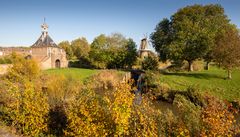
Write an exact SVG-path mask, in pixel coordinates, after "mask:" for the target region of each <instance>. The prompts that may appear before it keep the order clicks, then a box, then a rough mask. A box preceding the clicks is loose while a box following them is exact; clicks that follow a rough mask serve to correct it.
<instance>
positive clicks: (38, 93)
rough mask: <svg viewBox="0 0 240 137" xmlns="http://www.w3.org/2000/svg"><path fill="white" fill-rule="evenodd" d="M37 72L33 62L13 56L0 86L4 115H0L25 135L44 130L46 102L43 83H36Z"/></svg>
mask: <svg viewBox="0 0 240 137" xmlns="http://www.w3.org/2000/svg"><path fill="white" fill-rule="evenodd" d="M38 75H39V68H38V66H37V64H36V62H34V61H33V60H25V59H24V58H22V57H20V56H17V55H16V56H14V58H13V66H12V67H11V68H9V71H8V73H7V74H6V75H5V76H4V77H3V80H2V87H1V89H0V92H1V96H0V98H1V99H0V100H1V101H2V103H1V104H2V105H1V106H2V108H3V109H2V113H3V114H4V115H2V116H1V118H2V119H5V120H7V121H8V123H9V124H11V125H13V126H14V127H16V129H17V130H18V131H19V132H21V133H23V134H24V135H28V136H38V135H41V134H43V133H46V132H47V120H48V117H47V116H48V111H49V105H48V102H47V96H46V95H45V94H44V93H43V92H42V88H41V87H42V85H41V84H36V83H38V82H37V81H38V79H37V78H38Z"/></svg>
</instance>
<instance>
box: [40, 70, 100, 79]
mask: <svg viewBox="0 0 240 137" xmlns="http://www.w3.org/2000/svg"><path fill="white" fill-rule="evenodd" d="M97 72H98V70H94V69H82V68H64V69H49V70H45V71H44V73H46V74H57V75H58V74H59V75H65V76H70V77H72V78H74V79H78V80H81V81H83V80H84V79H86V78H87V77H89V76H91V75H93V74H96V73H97Z"/></svg>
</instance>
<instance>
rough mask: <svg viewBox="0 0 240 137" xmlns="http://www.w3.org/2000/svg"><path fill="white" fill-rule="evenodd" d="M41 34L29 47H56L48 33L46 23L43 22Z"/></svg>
mask: <svg viewBox="0 0 240 137" xmlns="http://www.w3.org/2000/svg"><path fill="white" fill-rule="evenodd" d="M41 28H42V35H41V36H40V38H39V39H38V40H37V41H36V42H35V43H34V44H33V45H32V46H31V47H58V46H57V44H56V43H55V42H54V41H53V40H52V38H51V37H50V36H49V35H48V25H47V24H46V23H45V18H44V23H43V24H42V25H41Z"/></svg>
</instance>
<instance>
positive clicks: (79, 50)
mask: <svg viewBox="0 0 240 137" xmlns="http://www.w3.org/2000/svg"><path fill="white" fill-rule="evenodd" d="M71 46H72V50H73V53H74V55H75V56H76V57H77V58H78V59H81V58H87V57H88V55H89V51H90V46H89V44H88V41H87V39H86V38H84V37H82V38H78V39H75V40H73V41H72V42H71Z"/></svg>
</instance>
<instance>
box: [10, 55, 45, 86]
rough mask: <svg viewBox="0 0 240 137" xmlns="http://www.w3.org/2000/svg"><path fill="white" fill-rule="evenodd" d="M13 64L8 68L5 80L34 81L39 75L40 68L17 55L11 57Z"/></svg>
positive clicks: (31, 61) (32, 61) (33, 62)
mask: <svg viewBox="0 0 240 137" xmlns="http://www.w3.org/2000/svg"><path fill="white" fill-rule="evenodd" d="M12 60H13V64H12V67H9V69H8V72H7V75H6V78H7V79H9V80H11V81H14V82H23V81H24V80H34V79H36V78H37V77H38V76H39V74H40V68H39V66H38V64H37V63H36V62H35V61H34V60H27V59H25V58H23V57H22V56H19V55H17V54H13V55H12Z"/></svg>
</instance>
